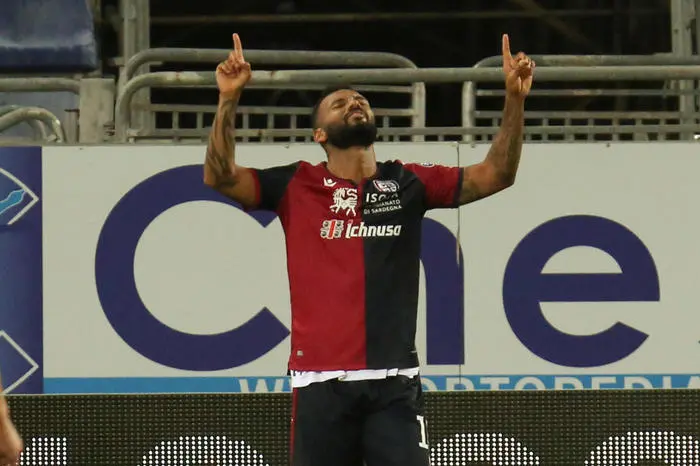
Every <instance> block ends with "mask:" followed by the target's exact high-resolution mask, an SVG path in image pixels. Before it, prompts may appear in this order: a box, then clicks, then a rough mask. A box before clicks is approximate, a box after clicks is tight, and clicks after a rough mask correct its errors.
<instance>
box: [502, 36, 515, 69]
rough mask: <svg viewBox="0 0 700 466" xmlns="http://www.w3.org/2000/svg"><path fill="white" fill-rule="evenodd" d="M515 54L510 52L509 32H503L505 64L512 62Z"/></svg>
mask: <svg viewBox="0 0 700 466" xmlns="http://www.w3.org/2000/svg"><path fill="white" fill-rule="evenodd" d="M512 60H513V56H512V55H511V54H510V39H509V38H508V34H503V64H504V65H505V64H506V63H507V64H510V63H511V61H512Z"/></svg>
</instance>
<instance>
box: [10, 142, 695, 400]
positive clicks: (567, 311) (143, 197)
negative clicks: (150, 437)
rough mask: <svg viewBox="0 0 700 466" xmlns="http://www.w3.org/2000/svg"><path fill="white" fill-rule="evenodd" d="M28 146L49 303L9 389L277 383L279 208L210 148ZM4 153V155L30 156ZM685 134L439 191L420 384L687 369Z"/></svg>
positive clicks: (284, 291) (432, 219)
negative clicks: (464, 201)
mask: <svg viewBox="0 0 700 466" xmlns="http://www.w3.org/2000/svg"><path fill="white" fill-rule="evenodd" d="M32 150H34V152H35V155H34V160H38V158H39V157H41V163H40V164H39V163H38V162H34V164H35V165H36V167H37V168H36V170H38V172H37V173H38V174H37V175H32V176H34V177H35V178H36V177H38V178H36V179H37V180H41V183H40V186H37V187H34V186H32V190H33V191H34V192H38V193H40V196H39V198H40V200H39V201H38V204H37V205H38V206H40V209H39V208H34V210H32V211H31V212H34V211H36V212H37V214H35V216H36V217H40V218H38V219H35V220H34V222H35V223H34V224H33V225H34V228H35V231H34V234H35V235H36V232H37V231H40V232H41V233H42V235H43V241H42V242H41V243H42V244H41V246H40V247H38V248H34V249H32V251H33V252H32V253H31V254H32V255H33V257H34V262H31V261H28V262H26V263H23V264H25V265H24V267H25V269H26V270H27V271H28V272H27V273H30V272H32V271H33V272H32V273H34V274H35V275H36V273H37V267H39V264H40V263H41V264H42V267H43V274H42V275H43V276H42V277H39V278H40V279H38V280H32V281H27V282H26V283H32V284H33V285H32V286H35V287H37V286H38V287H39V288H37V290H39V291H41V290H42V289H43V293H42V292H35V291H34V290H25V291H23V292H25V293H26V295H27V296H34V297H35V298H34V299H35V301H34V302H33V306H34V307H33V308H32V309H43V326H41V324H36V322H41V319H38V320H37V319H33V320H32V322H34V323H33V324H32V325H33V327H32V328H33V329H35V330H34V332H35V333H36V332H37V330H36V329H42V330H41V331H43V338H38V337H37V336H36V335H35V337H34V338H33V339H32V338H30V340H32V343H31V345H34V346H33V348H32V351H27V350H26V349H25V350H23V351H24V352H25V353H27V354H28V355H29V356H30V359H31V360H32V361H33V362H34V365H36V366H38V368H36V369H34V372H32V374H30V378H27V379H26V381H23V383H21V384H20V385H17V386H16V387H15V388H14V390H15V393H37V392H41V391H42V390H43V391H44V392H46V393H154V392H246V393H250V392H286V391H289V381H288V379H287V377H285V373H286V361H287V357H288V351H289V326H290V320H291V319H290V316H289V291H288V282H287V277H286V261H285V252H284V238H283V232H282V229H281V226H280V224H279V221H278V220H277V219H276V218H275V217H274V216H273V215H270V214H261V213H259V212H252V213H246V212H243V211H242V210H240V209H238V208H236V206H235V205H234V204H233V203H231V202H228V201H226V200H225V199H224V198H223V197H221V196H219V195H217V194H216V193H214V192H212V191H211V190H210V189H209V188H207V187H205V186H204V185H203V184H202V181H201V173H202V171H201V163H202V160H203V153H204V147H202V146H186V145H185V146H171V145H162V146H158V145H154V146H140V145H139V146H104V147H70V146H65V147H49V148H44V149H43V153H42V154H41V155H39V154H38V151H39V150H38V149H32ZM487 150H488V147H487V146H475V147H472V146H468V145H457V144H452V143H425V144H403V143H401V144H399V143H397V144H393V143H392V144H388V143H387V144H378V145H377V157H378V158H379V159H380V160H385V159H393V158H398V159H401V160H403V161H405V162H426V161H429V162H432V163H441V164H446V165H468V164H470V163H474V162H478V161H480V160H482V159H483V157H484V156H485V154H486V151H487ZM4 151H5V152H2V154H5V155H4V156H3V157H5V158H0V162H1V163H0V168H6V167H9V166H10V165H8V164H11V163H18V162H16V160H15V159H19V158H20V157H22V154H19V153H17V152H13V151H15V149H5V150H4ZM7 151H9V152H7ZM696 151H697V147H696V145H694V144H685V143H678V144H631V143H630V144H623V143H621V144H614V145H606V144H600V145H599V144H566V145H565V144H551V145H548V144H532V145H527V146H526V147H525V148H524V150H523V157H522V161H521V166H520V171H519V175H518V179H517V182H516V184H515V186H513V187H512V188H510V189H508V190H507V191H504V192H502V193H499V194H497V195H495V196H493V197H491V198H488V199H485V200H482V201H479V202H477V203H474V204H471V205H469V206H465V207H463V208H461V209H459V210H439V211H431V212H430V213H429V214H428V215H427V217H426V220H425V221H424V226H423V233H424V237H423V252H422V257H421V259H422V264H423V267H422V272H421V285H420V297H419V313H418V314H419V322H418V335H417V346H418V350H419V356H420V358H421V361H422V366H423V367H422V370H423V374H424V387H425V389H426V390H428V391H444V390H448V391H451V390H559V389H578V390H582V389H583V390H585V389H593V390H597V389H615V388H623V389H624V388H626V389H631V388H643V389H648V388H700V344H699V341H698V340H700V335H698V329H699V328H700V325H699V324H700V317H699V315H698V314H697V313H696V312H694V307H695V303H696V302H697V297H696V296H697V293H696V289H697V277H698V276H699V274H698V270H697V268H698V266H697V264H699V263H700V248H697V247H696V241H695V238H696V237H697V236H698V233H700V231H699V230H700V221H699V220H698V219H696V218H695V210H696V209H695V199H698V198H700V187H698V185H697V184H696V183H695V182H694V180H693V174H694V173H695V172H696V170H697V169H699V168H700V159H698V158H697V155H696ZM237 157H238V161H239V163H241V164H243V165H249V166H257V167H269V166H274V165H278V164H283V163H289V162H291V161H294V160H298V159H304V160H308V161H310V162H320V161H322V160H323V159H324V157H325V154H324V153H323V151H322V150H320V148H318V147H317V146H315V145H305V144H297V145H290V146H284V145H264V144H254V145H241V146H240V147H239V148H238V150H237ZM29 159H30V158H27V159H26V160H29ZM26 163H29V162H26ZM669 167H674V168H673V169H670V168H669ZM678 167H682V169H679V168H678ZM8 193H9V192H8ZM39 212H42V215H41V216H39V215H38V213H39ZM27 215H29V214H27ZM23 220H24V219H23ZM37 222H38V223H37ZM19 225H20V223H19V222H18V223H17V225H13V226H12V228H14V227H15V226H19ZM7 231H8V232H11V231H13V230H12V229H7ZM16 231H19V230H16ZM23 234H24V233H23ZM3 238H5V237H3ZM7 238H10V236H7ZM35 238H36V237H35ZM34 241H36V239H35V240H34ZM7 244H8V245H9V243H7ZM458 244H459V246H460V247H459V249H458V247H457V245H458ZM3 246H5V243H3ZM7 248H9V246H7V247H6V249H7ZM13 251H14V249H13ZM8 254H9V253H8ZM7 257H9V256H7ZM18 257H19V256H18ZM37 257H38V259H37ZM20 262H21V259H20V258H17V259H12V264H13V265H14V264H16V263H17V264H19V263H20ZM31 264H33V265H31ZM13 280H15V279H14V278H13ZM12 283H15V281H9V282H7V281H6V282H5V284H7V285H8V286H10V284H12ZM24 286H28V285H24ZM12 291H13V292H16V293H18V292H20V291H22V290H21V287H17V286H15V288H14V289H13V290H12ZM37 296H40V297H41V300H42V302H41V303H39V304H37V303H36V299H38V298H36V297H37ZM25 307H26V308H27V309H28V308H29V307H31V306H29V305H27V306H22V307H21V308H17V307H15V308H3V310H2V312H3V313H12V316H13V317H12V318H13V319H14V316H15V315H19V314H21V313H22V312H24V309H25ZM7 309H9V310H7ZM12 309H14V310H12ZM28 312H29V311H28ZM31 312H35V313H36V312H38V314H37V315H39V316H40V315H41V312H40V311H36V310H34V311H31ZM7 315H8V316H9V314H7ZM5 319H6V320H8V319H10V317H5ZM3 328H7V326H6V327H3ZM14 333H15V334H16V333H17V332H16V331H15V332H14ZM13 338H14V337H13ZM28 344H29V343H28ZM19 346H20V347H21V348H24V345H19ZM0 350H1V346H0ZM27 364H28V365H29V366H28V367H33V366H32V364H31V363H27ZM31 377H33V379H31ZM30 379H31V380H35V381H36V382H34V383H35V384H34V385H29V382H30Z"/></svg>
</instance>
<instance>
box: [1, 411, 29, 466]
mask: <svg viewBox="0 0 700 466" xmlns="http://www.w3.org/2000/svg"><path fill="white" fill-rule="evenodd" d="M23 449H24V444H23V443H22V438H21V437H20V436H19V433H18V432H17V429H16V428H15V425H14V424H13V423H12V420H11V419H10V415H9V413H8V412H7V411H6V410H5V412H3V413H2V414H0V465H2V466H5V465H15V464H18V463H19V455H20V453H22V450H23Z"/></svg>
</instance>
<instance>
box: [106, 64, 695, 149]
mask: <svg viewBox="0 0 700 466" xmlns="http://www.w3.org/2000/svg"><path fill="white" fill-rule="evenodd" d="M698 78H700V66H696V65H674V66H659V65H654V66H571V67H543V68H539V69H538V70H537V76H536V79H537V82H538V83H542V82H548V81H559V82H562V81H568V82H577V81H611V82H612V81H618V80H626V81H652V80H661V81H669V80H688V79H698ZM502 81H503V74H502V71H501V70H500V69H494V68H483V67H481V68H424V69H395V70H387V69H350V70H347V69H336V70H282V71H254V72H253V79H252V81H251V83H255V85H259V86H270V85H292V84H304V85H329V84H336V83H345V82H352V83H363V84H397V83H420V82H422V83H436V82H442V83H445V82H448V83H450V82H451V83H464V82H502ZM214 84H215V76H214V73H197V72H184V73H175V72H158V73H148V74H144V75H141V76H138V77H136V78H134V79H132V80H131V81H129V82H128V83H126V85H125V86H124V88H123V89H122V90H121V92H120V94H119V98H118V100H117V105H116V115H115V123H116V136H117V140H118V141H127V140H128V139H129V138H130V137H136V136H138V134H134V133H132V132H131V131H130V128H129V109H130V102H131V98H132V96H133V94H134V93H135V92H136V91H137V90H138V89H141V88H144V87H148V86H160V87H175V88H177V87H202V86H213V85H214ZM649 115H650V118H653V115H654V114H653V113H649ZM642 119H643V118H641V115H640V120H642ZM609 126H610V125H607V124H605V125H600V126H598V125H596V126H594V128H595V129H597V130H599V131H600V133H596V132H592V131H591V128H590V127H583V126H581V127H580V129H579V128H576V130H575V131H574V132H578V133H579V134H584V135H593V134H619V133H618V131H619V130H618V129H616V128H609V129H606V128H608V127H609ZM548 127H549V126H543V127H540V128H539V129H540V130H541V131H540V134H561V135H565V134H567V133H566V131H567V130H568V129H571V128H573V127H571V126H562V127H560V126H557V127H554V129H552V130H548V129H545V128H548ZM692 128H693V125H692V124H687V123H678V124H664V125H644V126H641V127H640V126H638V125H634V126H633V127H631V128H630V129H629V131H626V132H628V133H630V132H631V133H636V134H645V133H647V132H654V131H655V130H663V131H665V132H666V133H670V132H678V131H683V132H686V133H687V132H688V131H691V130H692ZM441 130H442V131H443V132H441V133H439V134H440V135H441V137H443V138H445V137H448V136H451V135H459V136H462V137H464V136H468V135H478V134H494V133H495V132H496V131H497V130H498V128H497V127H493V126H490V127H487V128H476V127H474V126H467V127H462V128H441ZM426 132H432V129H430V128H416V127H413V128H382V129H381V132H380V133H381V134H382V135H383V136H386V135H387V134H392V133H393V134H398V133H401V134H403V135H406V136H409V137H415V136H416V135H424V134H426ZM241 133H242V134H241ZM308 133H309V131H308V130H297V129H296V128H290V132H289V133H284V134H289V135H290V136H289V137H297V136H301V135H307V136H308ZM529 133H530V134H533V133H532V128H530V131H529ZM168 134H169V133H167V132H165V131H159V132H156V133H154V134H153V135H152V137H156V138H160V137H167V135H168ZM254 134H255V135H258V136H259V137H271V136H270V135H271V134H273V132H272V130H254ZM275 134H282V133H281V132H275ZM185 135H188V136H195V135H196V137H204V135H205V132H204V131H200V129H199V128H198V129H196V130H193V131H180V132H179V133H178V136H179V137H185ZM244 135H245V136H244ZM239 137H248V133H246V132H245V128H244V129H243V130H241V131H239Z"/></svg>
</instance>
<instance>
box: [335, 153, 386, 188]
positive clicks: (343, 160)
mask: <svg viewBox="0 0 700 466" xmlns="http://www.w3.org/2000/svg"><path fill="white" fill-rule="evenodd" d="M327 167H328V171H329V172H331V173H332V174H333V176H335V177H337V178H342V179H345V180H352V181H354V182H355V183H359V182H361V181H362V180H363V179H365V178H369V177H371V176H373V175H374V173H375V172H376V171H377V159H376V157H375V155H374V146H370V147H367V148H365V147H351V148H349V149H338V148H335V147H329V148H328V165H327Z"/></svg>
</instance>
